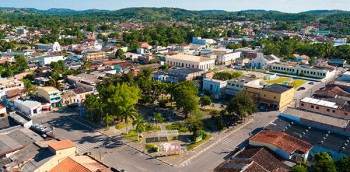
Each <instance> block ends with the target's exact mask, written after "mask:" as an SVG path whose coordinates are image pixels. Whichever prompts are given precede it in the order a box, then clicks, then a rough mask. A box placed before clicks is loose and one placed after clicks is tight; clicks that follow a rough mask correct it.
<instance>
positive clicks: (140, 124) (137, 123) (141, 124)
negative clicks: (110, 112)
mask: <svg viewBox="0 0 350 172" xmlns="http://www.w3.org/2000/svg"><path fill="white" fill-rule="evenodd" d="M132 125H133V126H134V127H135V130H136V132H137V140H139V139H140V133H142V132H144V131H145V129H146V125H145V121H144V120H143V117H142V116H141V115H140V114H137V115H136V116H135V120H134V121H133V122H132Z"/></svg>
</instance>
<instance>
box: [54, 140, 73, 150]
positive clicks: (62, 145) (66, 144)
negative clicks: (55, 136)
mask: <svg viewBox="0 0 350 172" xmlns="http://www.w3.org/2000/svg"><path fill="white" fill-rule="evenodd" d="M49 147H51V148H52V149H54V150H62V149H67V148H71V147H75V143H73V142H72V141H70V140H61V141H58V142H52V143H50V144H49Z"/></svg>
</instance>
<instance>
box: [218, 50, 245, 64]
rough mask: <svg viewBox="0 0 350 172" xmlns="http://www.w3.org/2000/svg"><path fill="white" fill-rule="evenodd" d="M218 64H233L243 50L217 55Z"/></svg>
mask: <svg viewBox="0 0 350 172" xmlns="http://www.w3.org/2000/svg"><path fill="white" fill-rule="evenodd" d="M217 56H218V57H217V64H220V65H229V64H233V63H234V62H235V60H236V59H238V58H240V57H241V52H232V53H227V54H222V55H217Z"/></svg>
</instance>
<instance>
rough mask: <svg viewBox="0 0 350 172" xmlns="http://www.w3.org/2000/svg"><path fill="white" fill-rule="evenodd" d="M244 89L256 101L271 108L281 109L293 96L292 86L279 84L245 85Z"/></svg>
mask: <svg viewBox="0 0 350 172" xmlns="http://www.w3.org/2000/svg"><path fill="white" fill-rule="evenodd" d="M244 91H245V92H246V93H248V94H249V95H250V96H251V97H252V98H253V99H254V100H256V102H257V103H259V104H262V105H266V106H267V107H270V108H273V109H282V108H284V107H286V106H288V105H289V103H291V102H292V101H293V97H294V88H293V87H290V86H284V85H279V84H272V85H268V86H264V87H263V86H251V85H245V86H244Z"/></svg>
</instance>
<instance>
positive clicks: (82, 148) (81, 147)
mask: <svg viewBox="0 0 350 172" xmlns="http://www.w3.org/2000/svg"><path fill="white" fill-rule="evenodd" d="M101 145H102V142H95V143H90V142H85V143H77V152H78V153H79V154H84V153H85V152H87V151H88V150H90V149H95V148H98V147H100V146H101Z"/></svg>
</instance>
